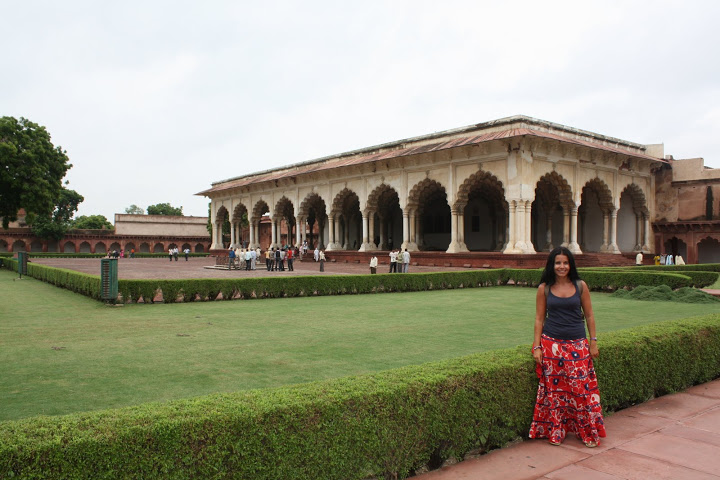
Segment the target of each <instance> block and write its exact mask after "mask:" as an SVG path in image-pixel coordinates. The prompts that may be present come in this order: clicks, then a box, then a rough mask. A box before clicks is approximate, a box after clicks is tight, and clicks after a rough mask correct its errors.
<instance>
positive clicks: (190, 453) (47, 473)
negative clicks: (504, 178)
mask: <svg viewBox="0 0 720 480" xmlns="http://www.w3.org/2000/svg"><path fill="white" fill-rule="evenodd" d="M600 342H601V343H600V348H601V357H600V359H598V360H597V361H596V369H597V372H598V378H599V382H600V389H601V395H602V402H603V405H604V409H605V412H606V413H607V412H611V411H615V410H617V409H619V408H623V407H625V406H628V405H631V404H634V403H638V402H643V401H646V400H648V399H649V398H652V397H653V396H656V395H660V394H664V393H668V392H673V391H677V390H681V389H683V388H686V387H688V386H690V385H692V384H697V383H703V382H707V381H709V380H712V379H713V378H716V377H718V376H719V375H720V315H718V314H715V315H708V316H705V317H699V318H695V319H687V320H682V321H674V322H663V323H658V324H654V325H649V326H645V327H640V328H635V329H631V330H625V331H620V332H612V333H608V334H607V335H603V336H602V337H601V340H600ZM536 389H537V378H536V377H535V364H534V362H533V361H532V357H531V355H530V353H529V346H523V347H518V348H515V349H505V350H499V351H494V352H488V353H482V354H477V355H472V356H468V357H463V358H458V359H453V360H449V361H445V362H439V363H431V364H425V365H419V366H411V367H405V368H401V369H396V370H390V371H387V372H383V373H378V374H374V375H367V376H359V377H349V378H341V379H337V380H331V381H325V382H317V383H311V384H305V385H298V386H294V387H286V388H279V389H267V390H254V391H249V392H238V393H234V394H221V395H220V394H219V395H211V396H205V397H199V398H195V399H187V400H178V401H172V402H168V403H156V404H144V405H139V406H135V407H129V408H124V409H116V410H105V411H97V412H88V413H82V414H74V415H67V416H59V417H44V416H41V417H34V418H29V419H25V420H20V421H14V422H2V423H0V477H2V478H10V477H12V476H19V477H22V478H27V479H40V478H58V477H62V478H68V479H84V478H93V479H98V478H107V479H111V478H112V479H116V478H128V479H129V478H144V479H156V478H157V479H161V478H162V479H165V478H170V479H190V478H253V479H277V478H294V479H323V478H327V479H336V478H342V479H362V478H367V477H369V476H377V477H383V476H384V477H385V478H404V477H407V476H409V475H411V474H412V473H414V471H416V470H417V469H419V468H422V467H424V466H426V465H428V466H430V467H431V468H436V467H438V466H439V465H440V464H441V463H442V461H443V460H445V459H447V458H449V457H454V458H457V459H462V458H463V457H464V456H465V455H466V454H467V453H469V452H473V453H475V452H477V451H480V452H485V451H487V450H489V449H492V448H497V447H502V446H503V445H505V444H506V443H507V442H508V441H511V440H513V439H516V438H518V437H521V436H525V435H526V434H527V432H528V428H529V425H530V422H531V419H532V410H533V404H534V401H535V393H536Z"/></svg>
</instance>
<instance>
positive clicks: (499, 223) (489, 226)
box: [454, 170, 508, 251]
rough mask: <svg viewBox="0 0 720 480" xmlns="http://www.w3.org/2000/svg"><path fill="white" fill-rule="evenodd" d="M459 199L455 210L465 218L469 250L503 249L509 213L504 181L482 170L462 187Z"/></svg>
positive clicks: (463, 235)
mask: <svg viewBox="0 0 720 480" xmlns="http://www.w3.org/2000/svg"><path fill="white" fill-rule="evenodd" d="M456 198H457V200H456V201H455V204H454V206H455V210H456V211H457V212H459V213H461V214H462V215H463V221H462V225H461V228H462V232H461V238H462V239H463V241H464V243H465V246H466V247H467V248H468V250H470V251H493V250H499V249H501V248H502V246H503V244H504V239H505V226H506V225H507V214H508V203H507V201H506V200H505V189H504V188H503V184H502V182H501V181H500V180H498V178H497V177H496V176H495V175H493V174H491V173H489V172H484V171H482V170H479V171H477V172H475V173H474V174H472V175H471V176H469V177H468V178H466V179H465V181H464V182H463V183H462V185H460V187H459V188H458V193H457V196H456Z"/></svg>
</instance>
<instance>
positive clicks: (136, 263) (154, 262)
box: [31, 254, 468, 280]
mask: <svg viewBox="0 0 720 480" xmlns="http://www.w3.org/2000/svg"><path fill="white" fill-rule="evenodd" d="M328 256H330V254H328ZM330 258H331V260H332V257H331V256H330ZM383 260H384V259H383ZM31 261H32V262H34V263H39V264H42V265H50V266H53V267H58V268H67V269H69V270H77V271H80V272H84V273H90V274H92V275H100V259H99V258H48V257H35V258H32V259H31ZM213 265H215V257H190V259H189V260H188V261H187V262H186V261H185V258H184V257H183V256H182V255H181V256H180V258H179V259H178V261H177V262H175V261H173V262H170V261H169V260H168V259H167V257H165V258H162V257H160V258H121V259H119V260H118V278H121V279H133V280H135V279H143V278H148V279H150V278H152V279H172V278H243V277H253V278H254V277H270V276H280V277H283V276H284V277H288V276H293V275H355V274H366V273H370V267H369V266H368V265H367V264H364V263H355V262H349V263H345V262H333V261H328V262H325V271H324V272H320V264H319V263H316V262H315V261H314V260H313V259H312V257H307V256H306V257H305V259H304V260H303V261H297V260H296V261H295V262H294V267H295V271H294V272H290V271H288V270H287V268H286V269H285V271H277V272H276V271H273V272H268V271H267V270H266V269H265V259H263V260H262V263H259V264H258V265H257V270H254V271H246V270H215V269H212V268H205V267H206V266H213ZM388 270H389V266H388V265H387V264H385V265H378V273H387V272H388ZM464 270H468V269H467V268H463V267H439V266H438V267H429V266H418V265H412V264H411V265H410V273H419V272H448V271H464Z"/></svg>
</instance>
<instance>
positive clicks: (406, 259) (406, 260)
mask: <svg viewBox="0 0 720 480" xmlns="http://www.w3.org/2000/svg"><path fill="white" fill-rule="evenodd" d="M409 271H410V252H408V249H407V248H406V249H405V251H404V252H402V272H403V273H408V272H409Z"/></svg>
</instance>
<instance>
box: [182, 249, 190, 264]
mask: <svg viewBox="0 0 720 480" xmlns="http://www.w3.org/2000/svg"><path fill="white" fill-rule="evenodd" d="M183 253H184V254H185V261H186V262H187V261H188V256H190V249H189V248H187V247H185V250H183Z"/></svg>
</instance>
